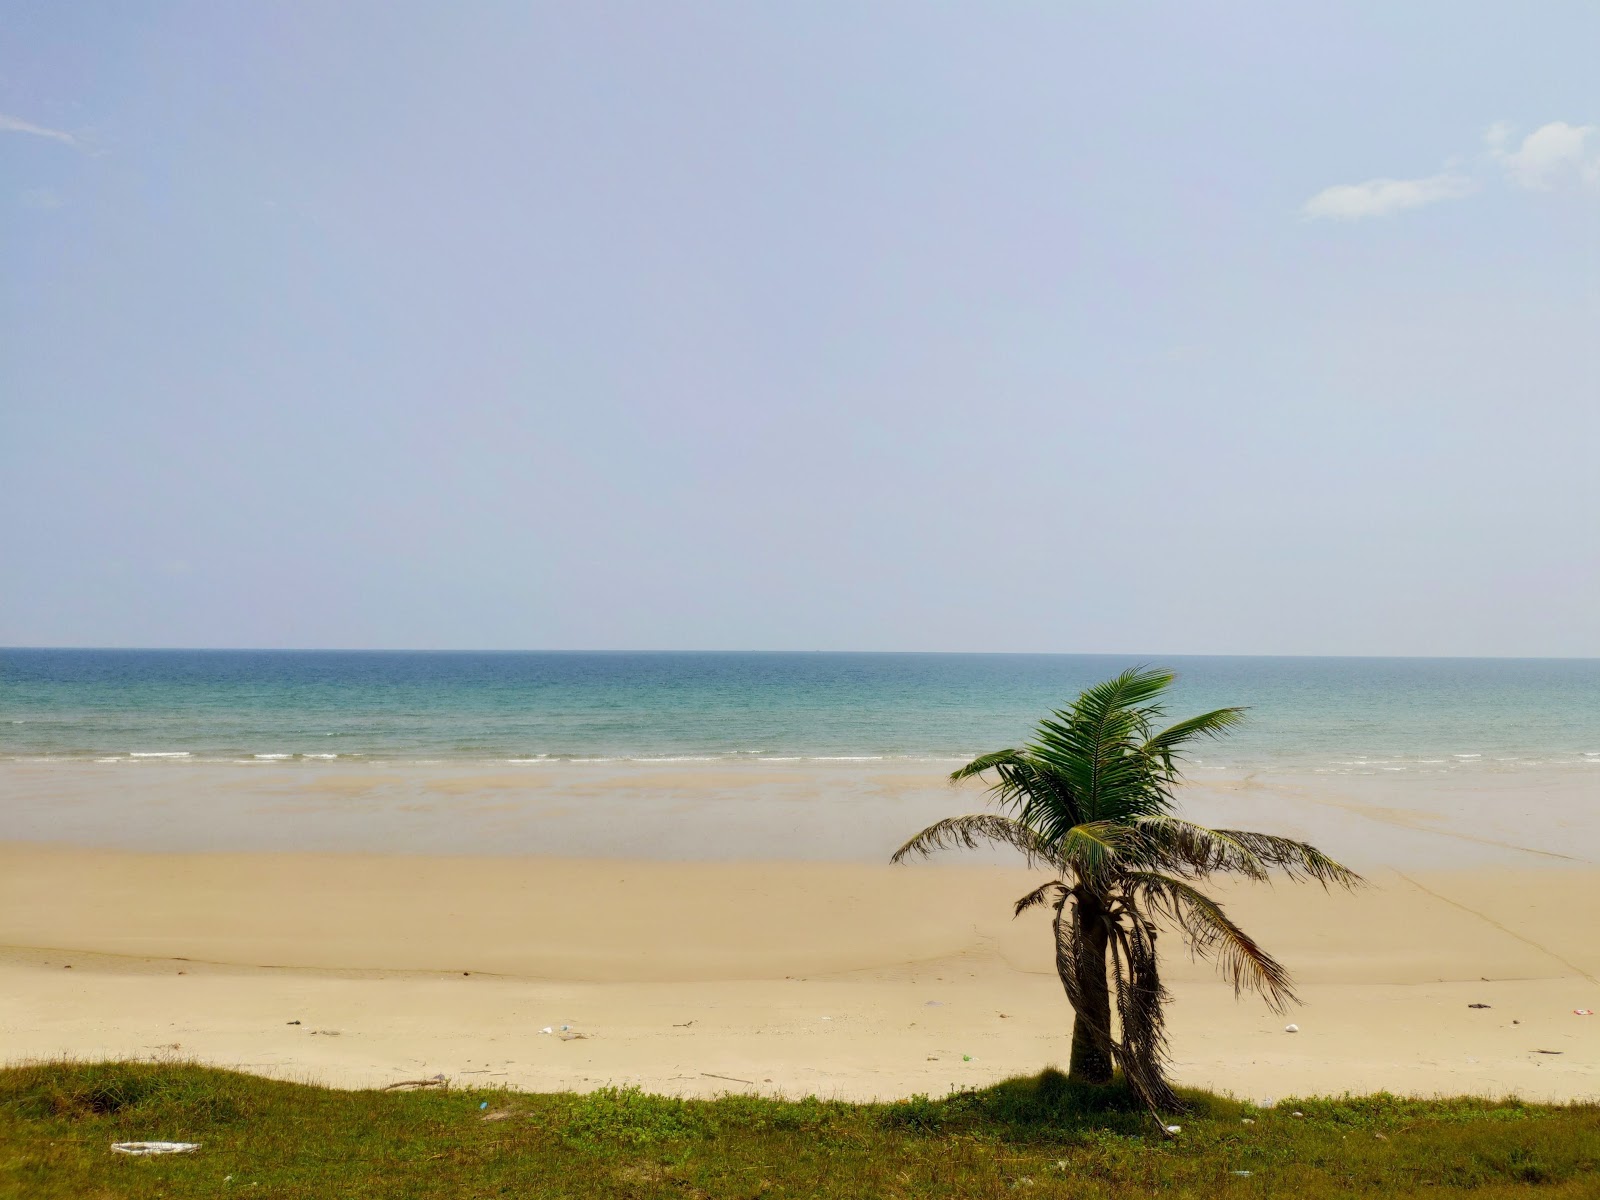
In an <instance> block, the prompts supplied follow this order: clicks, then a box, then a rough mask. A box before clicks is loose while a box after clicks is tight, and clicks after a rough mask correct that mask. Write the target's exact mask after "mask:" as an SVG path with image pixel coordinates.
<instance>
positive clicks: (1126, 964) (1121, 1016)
mask: <svg viewBox="0 0 1600 1200" xmlns="http://www.w3.org/2000/svg"><path fill="white" fill-rule="evenodd" d="M1130 918H1131V919H1130V920H1128V921H1127V923H1126V924H1124V923H1123V922H1120V921H1118V922H1114V923H1113V924H1112V926H1111V938H1110V940H1109V942H1108V944H1107V948H1108V949H1109V950H1110V953H1111V978H1112V981H1113V987H1114V990H1115V993H1116V1004H1117V1024H1118V1025H1119V1026H1120V1033H1121V1036H1120V1037H1119V1038H1118V1039H1116V1040H1115V1041H1114V1042H1113V1043H1112V1055H1113V1057H1114V1058H1115V1059H1116V1060H1117V1065H1118V1066H1120V1067H1121V1068H1122V1075H1123V1078H1125V1079H1126V1080H1127V1081H1128V1083H1129V1084H1130V1085H1131V1086H1132V1087H1133V1090H1134V1091H1135V1093H1137V1094H1138V1096H1139V1097H1140V1098H1141V1099H1142V1100H1143V1101H1144V1102H1145V1103H1146V1104H1148V1105H1149V1106H1150V1108H1151V1109H1152V1110H1153V1111H1157V1112H1159V1111H1160V1110H1162V1109H1173V1108H1178V1107H1181V1102H1180V1101H1179V1099H1178V1097H1177V1094H1176V1093H1175V1092H1173V1090H1172V1085H1171V1084H1169V1083H1168V1082H1167V1077H1166V1057H1167V1036H1166V1016H1165V1011H1164V1010H1165V1008H1166V1004H1167V1001H1169V1000H1170V999H1171V998H1172V997H1171V995H1170V994H1169V993H1168V992H1167V989H1166V988H1165V987H1164V986H1163V985H1162V983H1161V975H1160V971H1159V969H1158V966H1157V961H1156V944H1155V935H1154V934H1153V933H1152V932H1151V930H1150V928H1149V927H1147V926H1146V924H1145V923H1144V921H1142V920H1140V919H1139V918H1138V917H1137V915H1132V914H1130Z"/></svg>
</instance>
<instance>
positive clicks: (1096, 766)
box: [1028, 668, 1173, 821]
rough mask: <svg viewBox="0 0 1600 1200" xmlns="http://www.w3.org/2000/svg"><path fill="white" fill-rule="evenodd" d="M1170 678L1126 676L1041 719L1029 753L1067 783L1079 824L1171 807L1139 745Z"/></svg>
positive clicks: (1162, 674)
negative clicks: (1078, 809) (1079, 813)
mask: <svg viewBox="0 0 1600 1200" xmlns="http://www.w3.org/2000/svg"><path fill="white" fill-rule="evenodd" d="M1172 680H1173V675H1172V673H1171V672H1170V671H1155V670H1149V669H1147V668H1135V669H1132V670H1128V671H1124V672H1123V673H1122V674H1121V675H1118V676H1117V677H1116V678H1114V679H1109V680H1106V681H1105V682H1104V683H1100V684H1096V685H1095V686H1094V687H1091V688H1087V689H1085V690H1084V691H1083V692H1082V693H1081V694H1080V695H1079V696H1078V698H1077V700H1076V701H1074V702H1073V704H1072V707H1071V708H1070V709H1067V710H1065V711H1062V712H1057V713H1055V714H1054V715H1053V716H1052V717H1047V718H1045V719H1044V720H1042V721H1040V722H1039V726H1038V729H1037V731H1036V733H1035V736H1034V740H1033V742H1032V743H1030V745H1029V747H1028V752H1029V754H1030V755H1031V756H1032V757H1034V758H1035V759H1037V760H1039V761H1040V762H1041V763H1042V764H1044V765H1045V766H1046V767H1048V768H1049V770H1050V771H1051V772H1052V773H1053V774H1058V775H1060V776H1061V777H1062V778H1064V779H1066V780H1067V781H1068V783H1069V784H1070V787H1071V789H1072V791H1073V793H1074V794H1075V795H1076V797H1077V799H1078V803H1079V805H1080V807H1081V809H1082V818H1081V819H1086V820H1091V821H1093V820H1102V819H1112V818H1118V817H1127V816H1130V815H1133V814H1135V813H1141V812H1156V811H1160V810H1162V809H1164V808H1165V807H1167V805H1168V804H1169V802H1170V801H1169V799H1168V797H1167V796H1166V795H1165V793H1164V792H1163V791H1162V789H1161V787H1160V780H1159V779H1158V778H1157V777H1155V776H1154V775H1153V774H1152V772H1151V771H1150V766H1149V760H1148V759H1146V758H1144V757H1143V756H1142V755H1141V754H1140V753H1139V747H1140V746H1141V745H1142V744H1143V743H1144V741H1145V740H1146V739H1147V738H1148V737H1149V736H1150V730H1151V726H1152V722H1153V720H1154V718H1155V717H1157V716H1159V715H1160V714H1161V712H1162V709H1161V706H1160V705H1159V704H1157V703H1155V701H1156V700H1158V699H1159V697H1160V695H1161V693H1162V692H1163V691H1164V690H1165V689H1166V688H1167V687H1168V686H1169V685H1170V684H1171V683H1172Z"/></svg>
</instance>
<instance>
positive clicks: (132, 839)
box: [0, 760, 1600, 869]
mask: <svg viewBox="0 0 1600 1200" xmlns="http://www.w3.org/2000/svg"><path fill="white" fill-rule="evenodd" d="M946 766H947V764H934V763H927V762H921V761H909V760H907V761H900V760H851V761H834V762H817V761H799V762H773V763H764V762H721V761H718V762H710V763H707V762H698V761H696V762H681V761H679V762H660V763H639V762H614V763H588V764H575V763H553V762H552V763H546V764H543V765H539V766H524V767H515V766H504V765H500V766H490V765H486V764H482V763H476V762H464V763H445V764H439V765H435V766H415V765H413V766H398V765H377V764H363V763H323V762H318V763H306V762H296V763H282V762H263V763H258V764H251V765H248V766H246V765H237V764H218V763H205V762H184V763H182V764H175V763H172V762H170V761H167V760H150V761H146V762H140V763H137V764H128V763H119V764H97V763H83V762H62V761H54V762H50V763H44V764H41V763H23V762H16V761H9V762H7V761H0V841H7V840H10V841H31V842H63V843H68V844H73V845H83V846H101V847H106V848H122V849H133V850H144V851H166V850H170V851H193V852H204V851H212V850H249V849H262V850H277V851H285V852H288V851H330V852H340V853H381V854H397V853H402V854H403V853H414V854H422V855H434V854H446V855H450V854H464V855H486V856H501V855H513V856H515V855H536V856H537V855H542V856H552V857H570V858H604V857H620V858H638V859H663V860H669V861H693V860H701V859H715V860H719V861H732V862H741V861H759V860H767V859H782V860H790V861H830V862H882V861H884V860H886V859H887V858H888V856H889V855H890V854H891V853H892V852H893V851H894V849H895V848H896V847H898V846H899V845H900V844H901V842H903V841H904V840H905V838H907V837H908V836H910V835H911V834H912V833H914V832H915V831H917V830H918V829H921V828H923V827H924V826H926V825H928V824H930V823H931V822H933V821H935V820H938V819H941V818H943V817H946V816H950V815H952V814H953V813H957V812H962V811H977V810H980V809H983V808H985V807H986V798H985V795H984V792H983V789H982V787H981V786H978V785H975V784H971V783H969V784H966V785H961V786H952V785H951V784H950V783H949V782H948V781H947V774H948V772H947V771H946V769H945V767H946ZM1597 801H1600V769H1596V768H1590V767H1561V768H1549V767H1545V768H1540V769H1531V768H1530V769H1522V770H1515V771H1495V770H1479V769H1476V768H1472V769H1469V770H1468V771H1466V772H1448V773H1445V774H1441V775H1424V774H1421V773H1416V774H1406V773H1389V772H1383V773H1377V774H1365V775H1334V774H1317V773H1306V772H1299V773H1295V772H1285V773H1269V772H1263V771H1214V772H1208V771H1199V772H1196V773H1195V774H1194V775H1193V776H1192V777H1191V779H1190V781H1189V782H1188V783H1187V784H1186V785H1185V786H1184V787H1183V788H1182V789H1181V790H1180V792H1179V809H1180V811H1181V812H1183V813H1184V814H1185V815H1188V816H1190V817H1192V818H1193V819H1195V820H1199V821H1201V822H1204V823H1207V824H1211V825H1217V826H1226V827H1232V828H1248V829H1262V830H1267V831H1271V832H1275V833H1280V834H1283V835H1285V836H1290V837H1297V838H1301V839H1303V840H1306V841H1310V842H1312V843H1313V844H1315V845H1317V846H1319V847H1321V848H1322V849H1324V850H1326V851H1327V852H1328V853H1330V854H1333V855H1334V856H1335V857H1338V858H1341V859H1343V860H1345V861H1347V862H1349V863H1350V865H1352V866H1354V867H1356V868H1357V869H1364V868H1368V867H1373V866H1384V865H1399V866H1416V867H1421V868H1429V869H1432V868H1440V867H1457V866H1479V865H1486V866H1518V865H1540V864H1543V865H1551V864H1556V863H1563V862H1565V863H1575V864H1583V863H1587V864H1600V821H1596V820H1595V819H1594V814H1595V812H1596V809H1597ZM978 857H979V859H980V860H982V856H981V855H980V856H978ZM989 861H999V859H997V858H991V859H990V860H989Z"/></svg>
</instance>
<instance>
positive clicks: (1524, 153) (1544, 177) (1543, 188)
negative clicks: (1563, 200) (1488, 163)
mask: <svg viewBox="0 0 1600 1200" xmlns="http://www.w3.org/2000/svg"><path fill="white" fill-rule="evenodd" d="M1512 134H1513V130H1512V127H1511V126H1510V125H1509V124H1507V123H1506V122H1504V121H1497V122H1496V123H1495V124H1493V125H1491V126H1489V131H1488V132H1487V133H1486V134H1485V135H1484V140H1485V141H1486V142H1487V143H1488V145H1489V154H1490V156H1491V157H1492V158H1494V160H1495V161H1496V162H1498V163H1499V164H1500V166H1501V167H1502V168H1503V169H1504V170H1505V173H1506V178H1508V179H1509V180H1511V182H1512V183H1514V184H1516V185H1517V186H1518V187H1524V188H1529V189H1531V190H1533V191H1539V192H1548V191H1552V190H1554V189H1555V188H1558V187H1560V186H1561V185H1562V184H1564V183H1571V182H1577V183H1578V184H1579V185H1580V186H1583V187H1591V188H1600V137H1597V136H1596V130H1595V127H1594V126H1593V125H1569V124H1567V123H1566V122H1565V121H1551V122H1550V123H1549V124H1548V125H1541V126H1539V128H1537V129H1535V130H1534V131H1533V132H1532V133H1530V134H1529V135H1528V136H1527V137H1525V138H1523V139H1522V141H1521V142H1520V143H1518V144H1517V145H1516V148H1515V149H1512V148H1511V147H1512V144H1513V138H1512ZM1591 143H1594V144H1593V148H1592V149H1591Z"/></svg>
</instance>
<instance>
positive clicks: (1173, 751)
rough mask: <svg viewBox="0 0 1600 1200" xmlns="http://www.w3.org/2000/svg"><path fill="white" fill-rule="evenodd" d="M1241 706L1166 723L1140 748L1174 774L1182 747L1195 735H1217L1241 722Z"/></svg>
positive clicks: (1215, 710) (1197, 736)
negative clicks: (1171, 723) (1165, 725)
mask: <svg viewBox="0 0 1600 1200" xmlns="http://www.w3.org/2000/svg"><path fill="white" fill-rule="evenodd" d="M1244 714H1245V710H1244V709H1243V708H1218V709H1213V710H1212V711H1211V712H1208V713H1201V714H1200V715H1199V716H1197V717H1188V718H1186V719H1185V720H1182V721H1179V722H1177V723H1176V724H1173V725H1169V726H1167V727H1166V728H1165V729H1163V730H1162V731H1161V732H1160V733H1158V734H1155V735H1154V736H1153V737H1151V738H1149V739H1148V740H1147V741H1146V742H1145V743H1144V745H1143V746H1142V747H1141V748H1140V749H1141V752H1142V753H1143V754H1144V755H1145V757H1146V758H1148V759H1150V760H1152V761H1158V762H1160V763H1161V766H1162V769H1163V771H1165V772H1166V774H1168V775H1172V774H1173V773H1174V770H1175V767H1176V764H1177V760H1178V757H1179V754H1180V752H1181V751H1182V749H1183V748H1184V747H1185V746H1187V745H1188V744H1189V743H1190V742H1193V741H1195V740H1196V739H1198V738H1203V737H1207V738H1220V737H1223V736H1225V735H1226V734H1227V733H1228V732H1229V731H1230V730H1232V729H1234V728H1236V727H1237V726H1239V725H1241V724H1243V723H1244Z"/></svg>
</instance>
